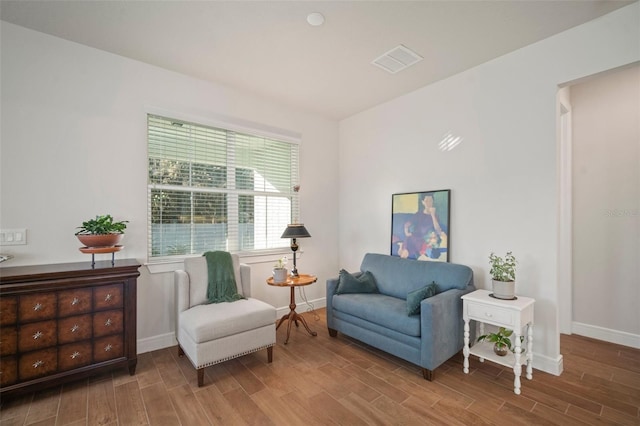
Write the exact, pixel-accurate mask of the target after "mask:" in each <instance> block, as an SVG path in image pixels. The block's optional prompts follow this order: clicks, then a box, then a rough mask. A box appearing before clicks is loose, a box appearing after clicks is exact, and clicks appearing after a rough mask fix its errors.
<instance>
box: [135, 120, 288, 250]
mask: <svg viewBox="0 0 640 426" xmlns="http://www.w3.org/2000/svg"><path fill="white" fill-rule="evenodd" d="M147 131H148V156H149V179H148V214H149V227H150V229H149V247H148V252H149V260H150V261H153V260H162V259H163V258H168V257H171V256H185V255H190V254H202V253H204V252H206V251H209V250H227V251H231V252H255V251H257V250H266V249H273V248H280V247H288V246H289V241H288V240H286V239H282V238H280V236H281V235H282V232H283V231H284V229H285V228H286V227H287V224H289V223H291V222H292V220H291V219H292V217H297V212H298V194H297V192H295V191H294V190H293V186H294V185H295V184H296V183H297V181H298V144H297V143H294V142H288V141H280V140H276V139H271V138H267V137H263V136H257V135H251V134H246V133H240V132H237V131H234V130H228V129H222V128H215V127H208V126H203V125H199V124H194V123H188V122H185V121H181V120H174V119H171V118H165V117H160V116H156V115H148V116H147ZM283 139H284V138H283Z"/></svg>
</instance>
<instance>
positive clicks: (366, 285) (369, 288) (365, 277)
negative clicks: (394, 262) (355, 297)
mask: <svg viewBox="0 0 640 426" xmlns="http://www.w3.org/2000/svg"><path fill="white" fill-rule="evenodd" d="M377 292H378V286H377V285H376V280H375V278H373V275H372V274H371V272H369V271H365V272H364V273H363V274H362V275H360V276H358V277H356V276H354V275H353V274H350V273H349V272H347V271H345V270H344V269H341V270H340V276H339V279H338V287H337V288H336V294H346V293H377Z"/></svg>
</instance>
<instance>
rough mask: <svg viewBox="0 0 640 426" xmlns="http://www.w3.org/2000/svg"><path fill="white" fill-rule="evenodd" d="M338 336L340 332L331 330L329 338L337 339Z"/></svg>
mask: <svg viewBox="0 0 640 426" xmlns="http://www.w3.org/2000/svg"><path fill="white" fill-rule="evenodd" d="M337 335H338V330H334V329H333V328H329V336H331V337H336V336H337Z"/></svg>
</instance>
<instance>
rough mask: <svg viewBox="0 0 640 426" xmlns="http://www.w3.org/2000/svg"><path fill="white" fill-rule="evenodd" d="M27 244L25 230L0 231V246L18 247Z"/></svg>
mask: <svg viewBox="0 0 640 426" xmlns="http://www.w3.org/2000/svg"><path fill="white" fill-rule="evenodd" d="M24 244H27V229H26V228H17V229H0V246H19V245H24Z"/></svg>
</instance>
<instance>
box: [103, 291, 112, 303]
mask: <svg viewBox="0 0 640 426" xmlns="http://www.w3.org/2000/svg"><path fill="white" fill-rule="evenodd" d="M111 299H113V296H112V295H111V293H107V296H106V297H105V298H104V301H105V302H109V301H110V300H111Z"/></svg>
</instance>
